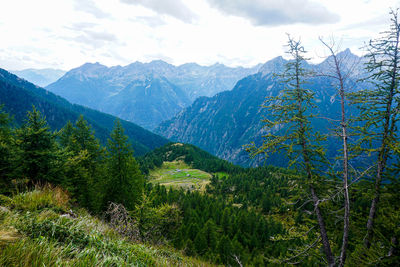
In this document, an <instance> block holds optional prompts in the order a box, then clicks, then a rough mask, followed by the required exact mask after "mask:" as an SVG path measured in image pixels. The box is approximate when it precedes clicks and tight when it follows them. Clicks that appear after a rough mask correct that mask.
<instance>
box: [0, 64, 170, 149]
mask: <svg viewBox="0 0 400 267" xmlns="http://www.w3.org/2000/svg"><path fill="white" fill-rule="evenodd" d="M0 104H3V105H4V110H5V111H7V112H8V113H10V115H12V116H13V118H14V123H16V124H17V125H22V123H23V122H24V119H25V116H26V112H27V111H29V110H31V109H32V105H34V106H36V108H37V109H38V110H39V111H41V112H42V113H43V115H45V116H46V119H47V121H48V123H49V125H50V127H51V128H52V129H53V130H60V129H61V128H62V127H63V126H64V125H65V124H66V123H67V121H71V122H74V121H76V120H77V119H78V118H79V116H80V114H82V115H83V116H84V117H85V119H86V120H88V121H89V123H90V124H91V125H92V127H93V129H94V130H95V134H96V136H97V137H98V138H99V139H100V141H101V142H102V143H103V144H105V142H106V140H107V138H108V136H109V133H110V132H111V129H112V127H113V123H114V120H115V119H116V118H115V117H113V116H111V115H108V114H105V113H101V112H99V111H96V110H93V109H89V108H85V107H83V106H79V105H73V104H71V103H69V102H68V101H66V100H65V99H64V98H62V97H59V96H56V95H54V94H53V93H50V92H49V91H46V90H44V89H42V88H40V87H37V86H35V85H34V84H32V83H29V82H27V81H25V80H23V79H20V78H18V77H17V76H15V75H13V74H11V73H9V72H7V71H5V70H2V69H0ZM121 123H122V125H123V126H124V128H125V129H126V133H127V135H128V136H129V138H130V140H131V142H132V145H133V147H134V149H135V151H136V153H137V155H140V154H144V153H146V152H148V151H150V150H151V149H154V148H156V147H159V146H162V145H163V144H165V143H167V140H166V139H164V138H162V137H160V136H158V135H155V134H153V133H151V132H149V131H147V130H145V129H143V128H141V127H139V126H137V125H135V124H133V123H130V122H127V121H121Z"/></svg>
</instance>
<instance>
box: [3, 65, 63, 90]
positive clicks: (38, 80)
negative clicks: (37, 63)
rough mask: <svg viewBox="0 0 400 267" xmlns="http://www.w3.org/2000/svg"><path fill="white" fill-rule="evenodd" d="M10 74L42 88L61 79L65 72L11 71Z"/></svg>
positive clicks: (53, 70) (56, 70)
mask: <svg viewBox="0 0 400 267" xmlns="http://www.w3.org/2000/svg"><path fill="white" fill-rule="evenodd" d="M11 73H13V74H15V75H17V76H18V77H21V78H24V79H25V80H27V81H29V82H31V83H34V84H36V85H39V86H42V87H44V86H47V85H49V84H51V83H53V82H55V81H57V80H58V79H59V78H61V77H62V76H63V75H64V74H65V71H63V70H58V69H25V70H15V71H11Z"/></svg>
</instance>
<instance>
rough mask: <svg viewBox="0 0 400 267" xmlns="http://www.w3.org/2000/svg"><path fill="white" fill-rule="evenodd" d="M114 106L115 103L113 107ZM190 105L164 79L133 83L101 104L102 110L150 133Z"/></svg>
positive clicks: (149, 79)
mask: <svg viewBox="0 0 400 267" xmlns="http://www.w3.org/2000/svg"><path fill="white" fill-rule="evenodd" d="M115 103H118V105H116V104H115ZM189 104H190V100H189V99H188V98H187V97H186V94H185V93H184V92H183V91H182V90H181V89H180V88H179V87H177V86H175V85H174V84H172V83H170V82H169V81H168V80H167V79H166V78H164V77H155V76H154V75H152V76H151V77H148V78H146V79H144V80H135V81H133V82H132V83H130V84H129V85H128V86H126V87H125V88H124V89H122V91H120V92H119V93H118V94H115V95H112V96H110V97H108V98H106V100H105V101H104V104H103V106H102V109H103V110H107V112H109V113H111V114H115V115H116V116H118V117H120V118H122V119H126V120H128V121H134V122H136V123H138V124H140V125H142V126H143V127H145V128H147V129H153V128H154V127H156V126H157V125H158V124H159V123H160V122H161V121H163V120H164V118H165V117H169V118H171V117H173V116H174V115H175V114H176V113H178V112H179V111H180V110H181V109H183V108H184V107H186V106H187V105H189Z"/></svg>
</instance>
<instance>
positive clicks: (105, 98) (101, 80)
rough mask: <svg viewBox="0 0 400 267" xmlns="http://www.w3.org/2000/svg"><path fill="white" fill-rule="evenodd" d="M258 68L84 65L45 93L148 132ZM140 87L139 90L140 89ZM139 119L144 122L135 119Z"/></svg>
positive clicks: (161, 63)
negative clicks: (100, 112)
mask: <svg viewBox="0 0 400 267" xmlns="http://www.w3.org/2000/svg"><path fill="white" fill-rule="evenodd" d="M258 68H259V66H256V67H254V68H250V69H246V68H229V67H226V66H224V65H221V64H215V65H213V66H209V67H203V66H200V65H197V64H194V63H191V64H184V65H181V66H178V67H176V66H173V65H170V64H168V63H166V62H164V61H161V60H157V61H152V62H150V63H140V62H135V63H132V64H130V65H127V66H124V67H121V66H115V67H111V68H108V67H106V66H103V65H101V64H99V63H95V64H90V63H86V64H84V65H82V66H81V67H79V68H76V69H73V70H71V71H69V72H67V73H66V74H65V75H64V76H63V77H62V78H61V79H59V80H58V81H56V82H55V83H53V84H50V85H49V86H47V87H46V89H48V90H49V91H51V92H53V93H55V94H58V95H60V96H62V97H65V98H66V99H67V100H69V101H71V102H73V103H77V104H81V105H85V106H88V107H91V108H95V109H98V110H100V111H103V112H107V113H110V114H113V115H117V116H120V117H121V118H125V119H127V120H130V121H132V122H135V123H138V124H139V125H141V126H143V127H146V128H148V129H152V128H153V127H154V126H156V125H157V124H158V123H159V122H161V121H163V120H167V119H169V118H171V117H173V116H174V115H175V114H176V113H177V112H178V111H180V110H181V109H182V108H183V107H186V106H187V105H189V104H190V103H191V102H192V101H193V100H194V99H195V98H196V97H198V96H203V95H205V96H212V95H214V94H215V93H217V92H220V91H224V90H230V89H232V87H233V86H234V84H235V83H236V82H237V81H238V80H239V79H241V78H243V77H245V76H247V75H249V74H253V73H255V72H257V70H258ZM133 84H135V85H134V86H133ZM139 84H142V85H139ZM142 86H144V88H141V89H140V87H142ZM147 86H149V87H148V88H146V87H147ZM132 87H135V88H134V89H133V88H132ZM145 88H146V90H144V89H145ZM140 91H141V92H144V91H146V93H139V92H140ZM153 91H154V92H153ZM149 96H150V97H151V99H148V97H149ZM150 100H151V101H150ZM110 103H112V104H110ZM150 103H157V104H151V105H149V104H150ZM128 106H129V108H128ZM143 113H145V114H146V116H145V118H143V116H141V115H140V114H143Z"/></svg>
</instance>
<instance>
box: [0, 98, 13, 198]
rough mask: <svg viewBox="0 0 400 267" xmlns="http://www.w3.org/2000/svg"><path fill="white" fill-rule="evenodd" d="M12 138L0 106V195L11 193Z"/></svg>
mask: <svg viewBox="0 0 400 267" xmlns="http://www.w3.org/2000/svg"><path fill="white" fill-rule="evenodd" d="M13 141H14V138H13V136H12V133H11V129H10V118H9V116H8V114H7V113H5V112H4V111H3V106H2V105H0V194H2V193H3V194H4V193H9V192H10V191H11V188H10V187H11V186H10V185H11V179H12V173H13V165H14V164H13V163H14V162H13V160H12V159H13V158H14V157H15V155H14V147H13Z"/></svg>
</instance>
